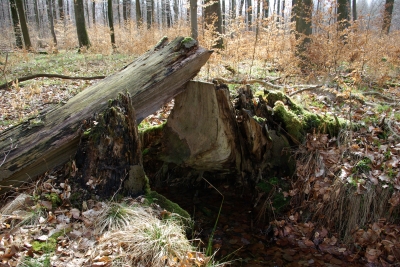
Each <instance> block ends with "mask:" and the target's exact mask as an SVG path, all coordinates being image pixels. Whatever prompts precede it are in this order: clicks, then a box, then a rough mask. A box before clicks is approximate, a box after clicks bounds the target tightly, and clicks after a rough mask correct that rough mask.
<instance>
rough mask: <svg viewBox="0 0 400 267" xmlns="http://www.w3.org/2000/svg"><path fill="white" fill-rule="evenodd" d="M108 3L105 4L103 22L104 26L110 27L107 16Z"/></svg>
mask: <svg viewBox="0 0 400 267" xmlns="http://www.w3.org/2000/svg"><path fill="white" fill-rule="evenodd" d="M106 3H107V2H103V22H104V26H106V27H107V26H108V15H107V13H108V12H107V9H108V7H107V4H106Z"/></svg>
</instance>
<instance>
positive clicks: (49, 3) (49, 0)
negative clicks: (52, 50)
mask: <svg viewBox="0 0 400 267" xmlns="http://www.w3.org/2000/svg"><path fill="white" fill-rule="evenodd" d="M47 15H48V16H49V22H50V32H51V36H53V42H54V45H56V46H57V36H56V31H55V30H54V17H53V3H52V0H47Z"/></svg>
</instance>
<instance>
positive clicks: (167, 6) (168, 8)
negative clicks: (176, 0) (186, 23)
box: [165, 0, 172, 28]
mask: <svg viewBox="0 0 400 267" xmlns="http://www.w3.org/2000/svg"><path fill="white" fill-rule="evenodd" d="M171 18H172V16H171V3H170V2H169V0H167V1H165V19H166V21H167V27H168V28H171Z"/></svg>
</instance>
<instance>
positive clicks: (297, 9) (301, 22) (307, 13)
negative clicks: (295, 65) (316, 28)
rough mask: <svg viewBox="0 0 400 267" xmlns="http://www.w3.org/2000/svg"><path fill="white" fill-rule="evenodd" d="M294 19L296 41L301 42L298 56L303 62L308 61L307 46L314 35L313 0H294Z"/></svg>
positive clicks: (297, 51) (297, 52) (297, 50)
mask: <svg viewBox="0 0 400 267" xmlns="http://www.w3.org/2000/svg"><path fill="white" fill-rule="evenodd" d="M292 6H293V7H292V8H293V14H292V16H293V18H292V20H293V21H295V23H296V39H298V40H300V43H299V44H298V45H297V49H296V54H297V55H298V56H299V57H300V59H302V60H303V61H304V60H306V53H305V52H306V50H307V45H308V43H309V42H310V41H311V39H310V37H309V36H310V35H311V34H312V29H311V19H312V10H313V8H312V6H313V1H312V0H293V2H292Z"/></svg>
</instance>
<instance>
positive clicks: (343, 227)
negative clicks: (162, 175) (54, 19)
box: [0, 51, 400, 267]
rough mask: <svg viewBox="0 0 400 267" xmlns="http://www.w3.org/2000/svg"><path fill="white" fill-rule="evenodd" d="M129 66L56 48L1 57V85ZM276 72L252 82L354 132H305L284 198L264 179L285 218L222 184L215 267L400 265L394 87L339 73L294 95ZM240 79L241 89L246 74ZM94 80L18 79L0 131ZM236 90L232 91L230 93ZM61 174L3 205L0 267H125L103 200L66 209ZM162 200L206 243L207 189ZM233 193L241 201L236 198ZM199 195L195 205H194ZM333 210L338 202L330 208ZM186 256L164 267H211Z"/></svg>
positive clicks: (214, 208)
mask: <svg viewBox="0 0 400 267" xmlns="http://www.w3.org/2000/svg"><path fill="white" fill-rule="evenodd" d="M133 58H134V57H133V56H127V55H123V54H111V55H100V54H91V53H82V54H77V53H75V52H71V51H70V52H68V51H61V52H60V53H58V54H54V55H38V54H32V53H23V52H21V53H20V52H15V53H11V54H9V55H8V56H7V60H6V56H5V55H3V54H2V55H1V58H0V59H1V65H0V66H1V68H2V69H3V75H2V77H1V79H0V84H2V83H4V82H5V81H6V80H7V81H10V80H12V79H16V78H19V77H23V76H27V75H31V74H36V73H56V74H63V75H70V76H96V75H109V74H112V73H114V72H116V71H118V70H120V69H121V68H123V67H124V66H125V65H127V64H128V63H129V62H131V61H132V60H133ZM252 64H253V63H252ZM239 65H240V67H239V70H240V69H241V68H243V69H244V70H245V69H246V68H247V67H248V63H246V62H243V63H241V64H239ZM260 66H261V64H260ZM216 67H218V68H219V67H221V68H224V67H223V66H216ZM207 68H208V69H210V68H211V69H212V68H213V67H212V66H211V67H210V66H208V67H207ZM260 68H262V67H260ZM244 72H245V71H244ZM259 73H264V72H263V71H260V72H259ZM225 75H226V76H223V77H219V78H226V79H230V78H232V77H231V76H229V73H227V74H225ZM238 75H239V76H240V74H238ZM279 75H280V73H279V71H274V72H273V73H272V72H270V73H268V75H267V76H266V77H262V76H258V77H252V78H257V79H266V80H268V81H271V80H272V79H275V78H277V79H276V81H275V82H274V85H277V86H280V87H281V90H284V91H285V93H286V94H288V95H291V96H292V99H293V100H294V101H295V102H297V103H301V104H302V106H303V107H304V108H306V109H308V110H309V111H312V112H315V113H317V114H320V115H321V116H323V115H324V114H335V116H337V117H341V118H345V119H348V120H349V121H351V123H352V124H354V125H359V127H358V128H357V130H354V129H350V128H349V129H343V131H342V132H341V134H340V136H339V137H337V138H333V137H328V136H327V135H322V134H319V133H313V134H310V135H309V136H308V138H307V140H306V142H305V143H304V144H301V145H300V146H299V147H297V148H296V149H295V150H293V154H294V155H295V158H296V161H297V169H296V173H295V178H293V177H287V178H286V179H288V180H290V184H291V185H292V187H291V188H288V189H284V188H281V187H280V185H279V184H277V183H276V182H274V181H273V180H269V181H268V184H269V185H270V186H271V187H272V188H273V190H274V192H279V194H281V195H282V196H284V198H285V199H286V198H287V199H289V201H290V205H289V206H288V208H286V209H285V210H282V211H277V210H276V208H275V207H274V205H273V204H274V203H273V202H274V196H273V195H272V193H271V194H269V193H270V191H268V192H267V193H266V192H264V193H263V194H262V193H261V192H260V199H259V201H258V202H257V203H258V205H256V204H257V203H255V202H254V200H252V199H251V198H252V197H251V196H250V195H249V194H248V193H244V192H241V193H239V192H236V191H235V190H237V189H233V188H232V184H230V183H229V182H220V183H219V184H216V185H215V186H216V188H218V189H219V190H220V192H222V194H224V196H225V201H224V203H223V209H222V213H221V216H220V218H219V222H218V224H217V228H216V231H215V233H214V235H213V240H212V241H213V242H212V244H213V245H212V248H213V251H218V252H217V254H216V255H215V257H214V266H216V265H217V262H216V261H218V260H220V261H224V260H232V262H231V264H232V265H234V266H248V267H251V266H252V267H256V266H346V265H347V266H349V265H350V266H400V263H399V262H400V224H399V223H400V213H399V205H400V171H399V167H400V163H399V161H400V143H399V140H400V112H399V111H398V110H399V108H400V89H399V88H400V84H399V81H398V80H392V81H390V83H385V84H377V83H374V82H369V83H368V84H364V85H363V86H360V83H359V79H362V77H360V76H359V74H358V73H354V72H349V73H345V72H343V73H340V74H339V75H338V76H337V77H335V78H334V79H332V80H331V81H329V82H325V83H324V84H322V86H321V87H319V88H309V89H305V90H304V91H303V92H302V93H299V90H300V89H301V88H307V86H308V85H306V84H303V85H304V86H303V87H300V86H294V85H293V84H295V83H299V84H302V83H304V82H303V81H300V80H299V81H296V80H293V79H292V80H291V82H290V83H287V84H279V81H280V80H279ZM245 76H246V75H245V74H243V77H245ZM271 77H272V78H271ZM207 78H208V79H211V78H216V77H210V73H209V71H207V70H202V71H201V73H200V74H199V75H198V77H197V79H200V80H201V79H203V80H204V79H207ZM242 80H243V81H244V82H246V80H249V77H247V79H242ZM95 82H97V81H96V80H93V81H81V80H61V79H48V78H36V79H33V80H30V81H26V82H23V83H18V82H15V83H14V84H13V85H12V86H11V87H10V88H8V89H4V90H0V132H1V131H4V130H6V129H7V128H9V127H12V126H13V125H16V124H18V123H20V122H22V121H24V120H26V119H28V118H30V117H32V116H35V115H36V114H38V113H39V112H40V111H41V110H44V109H47V108H48V107H51V106H53V105H56V104H58V103H60V102H64V101H68V99H70V98H71V97H73V96H74V95H76V94H77V93H79V92H80V91H82V90H84V89H85V88H86V87H88V86H90V85H92V84H93V83H95ZM239 86H240V84H236V85H229V88H230V90H231V93H232V95H234V94H235V91H236V89H237V88H238V87H239ZM264 86H265V85H263V84H260V83H255V84H253V85H252V89H253V91H254V92H255V91H260V90H269V89H270V88H265V87H264ZM172 107H173V104H172V103H169V104H167V105H165V106H164V107H163V108H162V109H160V110H159V111H157V112H156V113H155V114H153V115H152V116H149V117H148V118H146V119H145V120H144V121H143V122H142V123H141V125H139V128H145V127H149V126H153V125H158V124H161V123H162V122H164V121H165V120H166V119H167V118H168V114H169V111H170V110H171V109H172ZM0 166H1V165H0ZM62 172H63V170H54V171H49V173H47V174H46V175H44V176H42V177H41V178H40V179H39V180H38V181H37V182H34V181H33V182H32V183H31V184H29V185H27V186H24V187H23V188H20V189H18V190H14V192H13V193H12V194H8V195H5V196H3V198H2V204H1V206H2V207H0V208H1V215H2V217H1V218H0V258H1V263H0V266H17V265H19V266H126V265H124V261H123V260H121V253H122V252H121V251H122V248H118V249H117V247H118V246H116V244H117V243H118V242H117V241H116V240H115V239H112V237H110V234H108V232H104V229H105V226H104V225H105V224H104V222H102V223H99V222H98V221H96V219H95V218H94V215H93V214H97V215H98V214H100V213H102V212H103V211H104V210H107V208H105V206H103V204H104V203H100V202H99V203H97V202H96V201H94V202H93V203H88V204H87V206H86V207H85V208H84V209H82V210H78V209H76V208H75V207H71V206H68V205H67V206H64V205H63V204H62V203H63V202H62V201H61V200H59V198H58V197H55V196H54V194H55V195H58V196H65V195H68V192H69V191H68V190H69V189H68V185H67V184H66V183H64V182H62V183H60V182H58V181H57V179H56V178H57V175H63V173H62ZM231 188H232V190H231ZM176 190H178V191H179V190H180V192H181V193H177V191H176ZM161 193H165V194H166V195H167V196H168V197H169V198H171V200H173V201H175V202H177V203H178V204H180V205H181V206H182V207H183V208H185V209H186V210H187V211H188V212H189V213H190V214H192V215H193V216H194V221H195V226H194V229H195V231H194V232H195V233H197V235H196V236H195V238H201V240H202V241H203V243H205V244H207V239H208V238H209V237H210V235H211V231H212V229H213V225H214V222H215V219H216V218H217V217H218V209H219V205H220V202H221V196H220V195H219V193H217V192H216V191H215V190H214V189H212V188H204V187H203V188H202V189H199V188H187V189H185V191H184V192H182V188H174V187H173V186H172V187H171V188H169V189H168V190H166V191H165V192H161ZM239 194H240V195H241V196H242V197H241V198H237V197H233V195H239ZM194 195H195V196H196V197H197V198H198V199H194V198H193V196H194ZM360 199H361V200H360ZM12 200H14V201H12ZM199 200H200V202H201V203H203V204H202V206H201V207H199V206H198V205H197V204H198V201H199ZM10 201H11V202H10ZM357 201H358V202H357ZM360 201H361V202H360ZM128 202H129V203H130V205H136V206H142V204H143V203H144V202H145V201H144V200H143V199H141V198H140V199H136V200H128ZM6 203H13V204H12V205H5V204H6ZM216 203H218V204H216ZM330 203H337V206H335V207H333V205H332V204H330ZM354 203H357V204H354ZM104 205H107V207H109V206H112V204H110V203H107V204H104ZM356 205H358V206H359V207H358V208H357V207H355V206H356ZM338 206H340V208H338ZM38 207H39V208H38ZM360 207H362V208H360ZM144 209H146V207H144ZM338 210H340V211H339V212H338ZM124 212H125V211H124ZM163 212H164V211H163V210H160V209H159V207H157V206H152V209H151V211H150V213H152V214H153V215H154V216H155V217H158V218H160V217H162V216H163ZM324 213H325V214H324ZM338 213H339V214H340V215H338ZM28 214H29V216H28ZM32 215H34V216H32ZM97 215H96V216H97ZM329 216H331V218H329ZM340 216H341V217H340ZM28 218H29V219H28ZM351 220H352V221H351ZM350 221H351V222H350ZM21 222H23V224H21ZM360 224H362V225H360ZM108 226H109V225H107V227H108ZM96 227H97V228H96ZM99 227H100V228H99ZM99 229H101V230H102V231H103V232H102V231H100V230H99ZM107 242H108V243H107ZM44 244H50V245H49V247H46V246H44ZM51 246H53V247H51ZM113 246H114V247H113ZM202 247H203V248H204V247H207V246H204V245H203V246H200V248H202ZM185 257H186V261H183V260H182V259H180V264H182V265H178V263H177V262H176V263H174V262H173V260H171V261H170V266H195V265H197V266H202V265H206V263H207V257H205V255H204V254H203V253H196V252H193V251H191V252H189V251H188V252H187V253H186V254H185ZM164 261H165V259H164ZM125 264H126V262H125ZM174 264H175V265H174ZM185 264H186V265H185ZM209 266H212V265H210V264H209Z"/></svg>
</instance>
